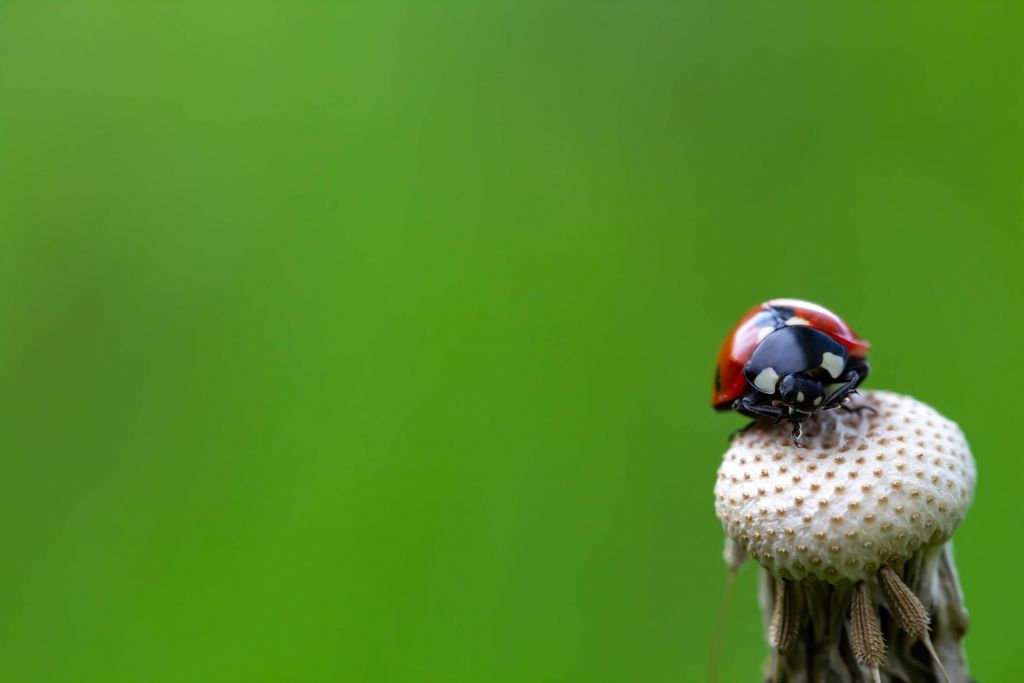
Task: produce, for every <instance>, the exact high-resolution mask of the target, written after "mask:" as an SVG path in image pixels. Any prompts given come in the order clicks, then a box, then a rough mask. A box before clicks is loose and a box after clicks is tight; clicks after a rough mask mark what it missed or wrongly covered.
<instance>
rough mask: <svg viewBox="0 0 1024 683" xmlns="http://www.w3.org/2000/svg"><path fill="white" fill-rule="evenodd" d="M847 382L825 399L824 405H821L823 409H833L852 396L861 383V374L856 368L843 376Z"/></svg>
mask: <svg viewBox="0 0 1024 683" xmlns="http://www.w3.org/2000/svg"><path fill="white" fill-rule="evenodd" d="M843 381H844V382H845V384H843V386H841V387H839V388H838V389H836V390H835V391H833V392H832V393H831V394H829V395H828V398H826V399H825V403H824V405H822V406H821V408H822V410H831V409H832V408H836V407H838V406H840V405H842V403H843V401H845V400H846V399H848V398H849V397H850V394H852V393H853V392H855V391H856V390H857V387H858V386H859V385H860V383H861V381H862V380H861V376H860V374H859V373H858V372H857V371H856V370H850V371H849V372H847V373H846V375H845V376H844V377H843Z"/></svg>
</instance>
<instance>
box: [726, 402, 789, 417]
mask: <svg viewBox="0 0 1024 683" xmlns="http://www.w3.org/2000/svg"><path fill="white" fill-rule="evenodd" d="M735 410H736V412H738V413H740V414H742V415H746V416H747V417H754V418H757V417H774V418H776V419H778V420H784V419H786V418H787V417H789V413H787V412H786V411H785V410H783V409H782V408H779V407H778V406H773V405H769V404H763V403H758V402H757V399H756V398H753V397H751V396H744V397H743V398H741V399H738V400H737V401H736V403H735Z"/></svg>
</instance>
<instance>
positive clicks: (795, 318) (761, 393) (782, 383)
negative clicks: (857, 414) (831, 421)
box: [711, 299, 871, 445]
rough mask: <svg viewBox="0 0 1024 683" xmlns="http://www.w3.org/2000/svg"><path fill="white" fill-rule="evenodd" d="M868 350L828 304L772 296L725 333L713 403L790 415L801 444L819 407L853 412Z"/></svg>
mask: <svg viewBox="0 0 1024 683" xmlns="http://www.w3.org/2000/svg"><path fill="white" fill-rule="evenodd" d="M870 347H871V344H870V343H869V342H867V341H866V340H864V339H861V338H860V336H858V335H857V333H856V332H854V331H853V329H852V328H851V327H850V326H849V325H847V324H846V322H844V321H843V319H842V318H840V317H839V316H838V315H836V314H835V313H833V312H832V311H830V310H828V309H827V308H824V307H823V306H819V305H818V304H813V303H810V302H809V301H801V300H799V299H772V300H771V301H766V302H765V303H763V304H759V305H757V306H755V307H754V308H752V309H751V310H750V311H748V312H747V314H746V315H744V316H743V317H742V318H740V321H739V322H738V323H737V324H736V326H735V327H734V328H733V329H732V332H730V333H729V336H728V337H726V338H725V342H724V343H723V344H722V348H721V350H720V351H719V352H718V364H717V366H716V367H715V382H714V387H712V394H711V405H712V407H713V408H714V409H715V410H718V411H725V410H735V411H736V412H738V413H740V414H741V415H746V416H747V417H752V418H754V419H755V420H756V419H757V418H759V417H770V418H774V419H775V422H781V421H782V420H788V421H789V422H790V423H791V424H792V425H793V435H792V438H793V441H794V443H796V444H797V445H799V442H800V438H801V436H802V435H803V423H804V422H806V421H807V420H808V419H809V418H810V417H811V416H812V415H814V414H815V413H816V412H817V411H819V410H831V409H833V408H838V407H843V408H844V409H846V410H850V408H847V407H846V406H845V405H844V404H845V403H846V402H847V401H849V399H850V396H851V394H853V393H855V392H856V390H857V387H859V386H860V384H861V382H863V381H864V379H865V378H866V377H867V376H868V372H869V371H870V369H871V366H870V365H868V360H867V352H868V349H869V348H870ZM858 410H860V409H858ZM753 424H754V423H751V424H750V425H747V427H748V428H749V427H750V426H751V425H753ZM744 429H746V428H744Z"/></svg>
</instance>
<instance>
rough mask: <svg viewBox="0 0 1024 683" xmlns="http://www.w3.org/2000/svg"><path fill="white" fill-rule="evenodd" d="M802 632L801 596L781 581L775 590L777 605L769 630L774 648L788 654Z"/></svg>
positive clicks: (787, 583) (789, 585)
mask: <svg viewBox="0 0 1024 683" xmlns="http://www.w3.org/2000/svg"><path fill="white" fill-rule="evenodd" d="M799 632H800V595H799V594H798V593H797V591H796V589H795V588H794V587H793V586H792V585H791V584H789V582H787V581H785V580H781V581H779V584H778V586H777V587H776V589H775V605H774V608H773V610H772V622H771V628H770V629H769V634H770V640H771V644H772V646H773V647H774V648H775V649H776V650H777V651H779V652H783V653H784V652H787V651H788V650H789V648H791V647H792V646H793V643H795V642H796V640H797V635H798V634H799Z"/></svg>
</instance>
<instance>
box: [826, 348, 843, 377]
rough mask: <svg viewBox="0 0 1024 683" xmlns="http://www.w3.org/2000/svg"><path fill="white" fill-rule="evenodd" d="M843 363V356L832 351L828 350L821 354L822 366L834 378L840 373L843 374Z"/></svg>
mask: <svg viewBox="0 0 1024 683" xmlns="http://www.w3.org/2000/svg"><path fill="white" fill-rule="evenodd" d="M843 365H844V363H843V358H842V356H837V355H836V354H834V353H832V352H831V351H826V352H825V353H823V354H822V356H821V367H823V368H825V370H826V371H827V372H828V374H830V375H832V378H833V379H838V378H839V375H841V374H843Z"/></svg>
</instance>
